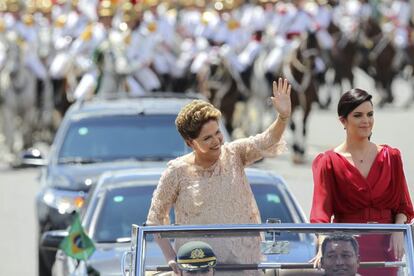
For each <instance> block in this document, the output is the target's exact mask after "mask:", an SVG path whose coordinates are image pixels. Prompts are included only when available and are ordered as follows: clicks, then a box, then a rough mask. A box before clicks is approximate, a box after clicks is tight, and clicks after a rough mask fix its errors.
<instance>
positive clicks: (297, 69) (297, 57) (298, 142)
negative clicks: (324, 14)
mask: <svg viewBox="0 0 414 276" xmlns="http://www.w3.org/2000/svg"><path fill="white" fill-rule="evenodd" d="M319 55H320V48H319V45H318V41H317V38H316V35H315V33H312V32H308V33H307V35H306V37H304V38H303V39H302V38H301V41H300V44H299V46H298V47H296V48H295V49H294V50H292V52H291V53H290V55H289V56H288V57H287V58H286V59H285V60H284V62H283V66H282V73H283V76H284V77H285V78H286V79H287V80H288V81H289V83H290V84H291V85H292V92H291V102H292V116H291V119H290V122H289V127H290V130H291V131H292V134H293V135H292V136H293V143H292V149H293V162H294V163H295V164H301V163H304V162H305V140H306V135H307V123H308V118H309V114H310V113H311V111H312V104H313V103H314V102H318V94H317V81H316V76H315V69H316V68H315V60H316V57H318V56H319ZM298 110H301V111H302V117H301V123H302V128H301V131H299V133H298V130H297V125H296V124H297V123H296V121H295V119H296V118H295V114H296V112H297V111H298Z"/></svg>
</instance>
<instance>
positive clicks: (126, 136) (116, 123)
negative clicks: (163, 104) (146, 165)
mask: <svg viewBox="0 0 414 276" xmlns="http://www.w3.org/2000/svg"><path fill="white" fill-rule="evenodd" d="M174 120H175V116H173V115H120V116H102V117H94V118H85V119H81V120H78V121H75V122H73V123H72V124H71V125H70V127H69V129H68V131H67V135H66V138H65V140H64V142H63V145H62V147H61V149H60V151H59V155H58V158H59V162H60V163H65V162H67V163H69V162H77V161H78V162H82V161H85V162H87V161H90V162H94V161H97V162H99V161H113V160H117V159H128V158H135V159H137V160H145V161H148V160H153V161H158V160H168V159H172V158H175V157H178V156H180V155H183V154H185V153H187V152H189V148H188V147H187V146H186V145H185V143H184V142H183V139H182V138H181V137H180V135H179V133H178V132H177V130H176V127H175V123H174Z"/></svg>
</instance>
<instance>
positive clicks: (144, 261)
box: [121, 223, 414, 276]
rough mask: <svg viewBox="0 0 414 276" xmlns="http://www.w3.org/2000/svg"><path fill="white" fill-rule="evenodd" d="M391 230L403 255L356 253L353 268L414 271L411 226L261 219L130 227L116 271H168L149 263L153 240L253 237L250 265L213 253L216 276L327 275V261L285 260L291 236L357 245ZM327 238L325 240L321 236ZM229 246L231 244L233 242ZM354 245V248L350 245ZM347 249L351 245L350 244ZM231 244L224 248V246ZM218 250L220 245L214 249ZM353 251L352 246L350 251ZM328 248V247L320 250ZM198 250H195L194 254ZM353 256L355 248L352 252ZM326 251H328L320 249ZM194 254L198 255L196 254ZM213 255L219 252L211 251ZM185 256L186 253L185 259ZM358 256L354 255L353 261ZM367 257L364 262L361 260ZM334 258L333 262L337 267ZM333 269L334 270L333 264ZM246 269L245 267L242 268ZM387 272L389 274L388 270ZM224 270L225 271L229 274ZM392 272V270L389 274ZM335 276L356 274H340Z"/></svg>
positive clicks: (397, 272) (215, 241)
mask: <svg viewBox="0 0 414 276" xmlns="http://www.w3.org/2000/svg"><path fill="white" fill-rule="evenodd" d="M393 233H400V234H402V236H403V237H404V250H405V255H404V257H403V258H402V259H401V260H399V261H390V260H387V259H385V258H382V259H381V258H379V259H374V260H371V259H372V258H370V256H365V255H364V254H362V252H359V253H360V254H359V257H360V258H359V260H360V262H356V261H355V264H354V265H355V267H356V268H355V269H357V270H358V272H359V273H360V274H361V275H364V274H363V273H361V270H365V271H367V270H375V271H385V272H387V275H399V276H400V275H407V276H409V275H414V249H413V245H414V244H413V225H396V224H307V223H299V224H293V223H266V224H261V225H251V224H249V225H204V226H201V225H198V226H196V225H193V226H191V225H188V226H177V225H175V226H174V225H172V226H137V225H133V226H132V234H131V235H132V237H131V248H130V250H129V251H127V252H125V254H124V255H123V259H122V264H121V270H122V272H123V275H130V276H131V275H134V276H135V275H136V276H144V275H172V273H171V269H170V267H169V266H168V265H167V264H166V263H165V262H164V261H160V262H159V263H158V264H154V262H153V261H149V260H150V259H151V254H152V253H153V250H154V249H153V248H150V247H148V245H149V244H151V245H154V242H153V241H154V239H155V238H157V239H166V240H168V241H170V242H171V245H172V246H173V247H176V246H177V244H183V241H203V242H206V243H210V244H211V245H212V248H213V251H214V250H215V247H214V245H217V244H224V243H226V241H229V240H237V239H249V238H251V239H257V237H260V239H259V240H258V248H260V254H261V258H260V261H258V262H254V263H248V262H244V261H243V260H234V261H233V262H226V261H223V260H221V259H220V256H217V260H216V264H215V266H214V270H215V271H216V272H224V273H220V275H230V274H231V275H238V274H240V275H252V274H253V273H252V272H253V271H257V272H259V271H260V272H261V273H262V275H339V274H335V272H333V274H329V273H327V271H324V268H326V270H328V269H330V268H328V261H326V262H325V266H323V267H322V269H315V268H313V265H312V264H311V263H309V259H308V258H303V259H298V258H296V259H295V258H289V255H292V254H298V252H297V250H295V246H296V244H295V242H294V241H295V237H300V236H303V235H305V236H308V235H310V236H312V237H313V238H315V239H316V236H317V235H324V236H325V237H331V238H332V239H335V237H336V238H337V237H341V236H342V237H343V236H345V237H350V238H351V239H352V240H354V241H355V244H357V245H358V243H359V244H360V243H361V242H362V240H364V239H365V240H366V239H370V238H372V237H374V236H376V237H378V236H380V237H385V238H387V237H388V236H390V235H391V234H393ZM327 240H329V239H327ZM233 245H234V243H233ZM244 245H245V243H241V244H238V245H237V246H238V248H243V246H244ZM375 246H377V247H378V248H377V250H387V249H388V245H386V246H385V245H382V244H376V245H375ZM353 247H354V248H357V247H358V246H353ZM351 248H352V247H351ZM227 249H228V250H231V248H224V250H227ZM218 250H221V251H222V252H221V253H223V248H221V249H218ZM354 250H355V249H351V250H349V249H348V253H340V254H342V255H341V256H337V255H335V254H334V253H330V254H331V255H327V257H326V258H327V259H328V258H351V257H352V254H353V253H349V252H350V251H352V252H353V251H354ZM356 250H357V249H356ZM326 252H330V251H329V250H327V251H325V253H326ZM198 253H200V252H198ZM356 253H357V254H356V256H358V252H357V251H356ZM326 254H328V253H326ZM198 255H199V254H198ZM217 255H219V254H217ZM190 258H191V257H190ZM286 259H290V260H293V259H295V261H290V262H286V261H283V260H286ZM357 259H358V258H355V260H357ZM364 260H369V261H364ZM338 263H340V262H338V261H336V265H337V266H338ZM334 269H336V268H334ZM340 269H341V270H343V271H345V270H347V269H348V268H347V267H345V266H344V265H343V266H342V267H341V268H340ZM246 271H250V272H247V273H246ZM388 272H390V273H391V274H388ZM229 273H230V274H229ZM392 273H394V274H392ZM340 275H357V274H355V273H353V274H352V273H351V274H344V273H342V274H340Z"/></svg>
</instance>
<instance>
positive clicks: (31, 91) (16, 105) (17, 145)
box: [0, 34, 38, 154]
mask: <svg viewBox="0 0 414 276" xmlns="http://www.w3.org/2000/svg"><path fill="white" fill-rule="evenodd" d="M5 49H6V60H5V64H4V67H3V70H1V72H0V92H1V95H2V102H3V103H2V109H1V111H2V113H3V114H2V115H3V132H4V135H5V144H6V146H7V148H8V150H9V152H10V153H11V154H17V153H18V152H20V151H21V150H23V149H25V148H28V147H30V146H32V144H33V139H32V138H33V133H34V131H35V125H36V123H37V118H38V116H37V115H38V112H37V110H36V102H37V95H36V85H37V80H36V76H35V75H34V74H33V73H32V72H31V71H30V70H29V69H28V68H27V67H26V66H25V64H24V58H23V50H22V48H21V45H19V42H18V39H17V35H16V36H14V35H13V34H10V35H9V37H8V39H7V45H6V48H5Z"/></svg>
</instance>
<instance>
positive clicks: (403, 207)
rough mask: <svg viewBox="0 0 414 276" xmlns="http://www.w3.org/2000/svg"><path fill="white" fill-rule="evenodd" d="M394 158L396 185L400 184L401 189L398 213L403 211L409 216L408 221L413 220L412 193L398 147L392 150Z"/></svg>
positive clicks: (394, 180) (394, 179)
mask: <svg viewBox="0 0 414 276" xmlns="http://www.w3.org/2000/svg"><path fill="white" fill-rule="evenodd" d="M392 159H393V164H392V165H393V182H394V185H397V186H399V189H400V191H401V198H400V203H399V207H398V209H397V210H396V213H397V214H398V213H402V214H405V215H406V216H407V222H411V221H412V220H413V219H414V210H413V204H412V202H411V197H410V193H409V190H408V185H407V180H406V178H405V174H404V168H403V163H402V159H401V153H400V151H399V150H398V149H394V150H393V152H392Z"/></svg>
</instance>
